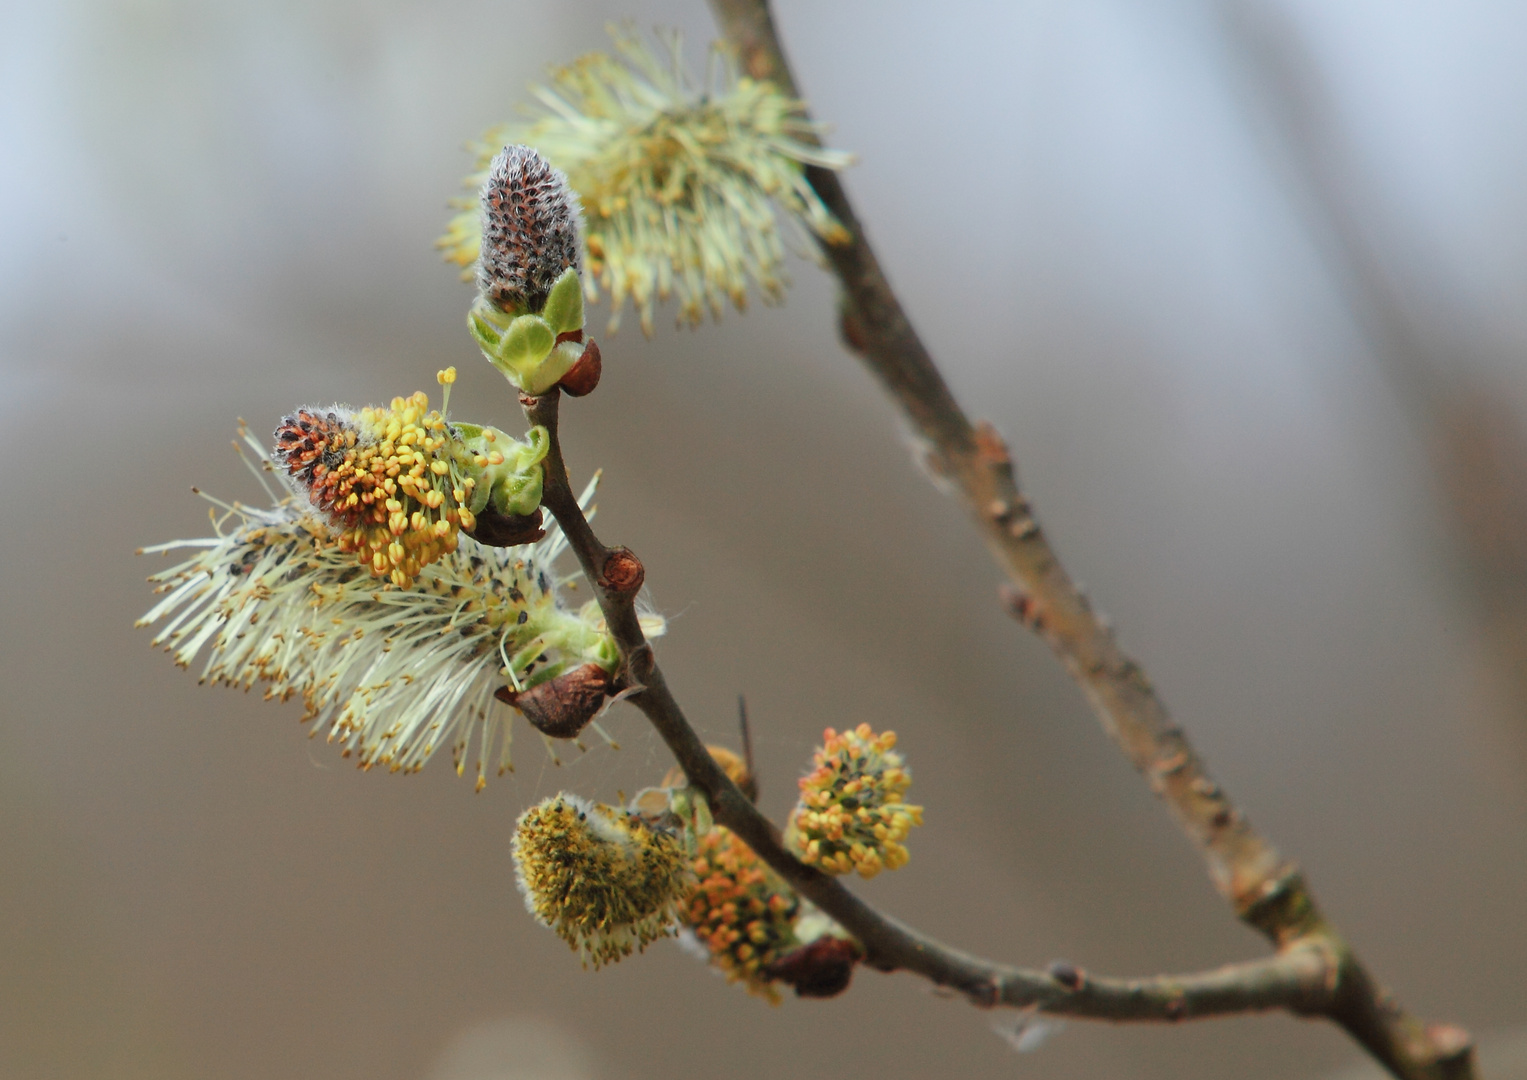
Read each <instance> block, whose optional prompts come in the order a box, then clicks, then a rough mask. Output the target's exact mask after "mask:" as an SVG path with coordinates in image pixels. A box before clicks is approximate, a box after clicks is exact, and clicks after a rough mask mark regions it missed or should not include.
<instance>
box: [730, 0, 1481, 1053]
mask: <svg viewBox="0 0 1527 1080" xmlns="http://www.w3.org/2000/svg"><path fill="white" fill-rule="evenodd" d="M710 5H711V9H712V11H713V12H714V13H715V15H716V18H717V20H718V21H719V22H720V24H721V27H722V31H723V33H724V34H725V35H726V37H727V39H728V40H729V41H730V42H731V43H732V45H733V46H734V47H735V48H736V49H737V52H738V56H739V58H740V60H741V63H742V66H743V69H744V70H745V71H746V72H747V73H748V74H749V75H750V76H752V77H753V78H756V79H760V80H768V81H771V82H773V83H774V84H775V85H776V86H778V87H779V88H780V89H781V90H782V91H784V92H785V93H787V94H790V95H792V96H794V97H800V92H799V89H798V88H797V86H796V84H795V80H794V78H793V76H792V75H791V73H790V67H789V64H788V62H787V61H786V59H785V56H784V51H783V49H782V47H781V45H780V40H779V36H778V33H777V32H776V30H775V27H774V20H773V16H772V14H771V13H770V10H769V5H768V3H767V0H710ZM806 176H807V179H808V180H809V181H810V183H811V185H812V187H813V188H815V189H816V192H817V194H818V195H819V196H820V197H821V199H822V201H823V202H824V203H825V204H826V206H827V208H828V209H829V210H831V211H832V213H833V214H834V216H836V217H837V219H838V221H839V222H840V223H841V224H842V225H843V226H844V228H845V229H846V230H847V239H846V240H843V241H842V242H840V243H835V244H825V243H824V244H823V245H822V253H823V255H824V256H825V258H826V260H827V262H828V263H829V265H830V266H831V268H832V270H833V272H834V273H835V274H836V275H837V277H838V280H839V282H840V284H841V286H842V289H843V302H842V331H843V337H844V339H845V341H846V342H847V343H848V344H849V346H850V347H851V348H853V349H854V350H855V351H856V352H858V353H859V354H860V356H861V357H862V358H863V360H864V362H865V364H866V365H867V366H868V367H869V369H870V371H871V372H872V373H873V374H874V375H875V376H876V377H877V378H878V379H879V380H880V382H881V383H882V385H884V386H885V388H886V390H887V391H888V392H889V393H890V394H891V397H892V398H893V399H894V400H895V402H896V404H897V405H898V406H899V407H900V409H901V411H902V412H903V413H904V414H905V416H906V418H907V419H908V420H909V421H910V422H911V424H912V425H913V427H914V428H915V430H916V431H917V432H918V433H919V434H920V435H921V436H922V437H923V439H924V440H925V441H926V443H927V447H928V458H929V464H930V465H931V466H932V467H933V468H934V469H935V471H937V472H938V473H940V474H941V475H943V476H944V477H945V478H946V479H947V480H949V481H950V482H951V484H952V485H953V486H954V487H955V488H956V489H957V490H958V491H959V492H960V495H961V497H962V499H963V501H964V503H965V505H966V509H967V510H968V511H969V512H970V514H971V516H972V518H973V519H974V521H975V523H976V526H977V528H978V530H979V531H980V533H981V536H982V538H983V539H984V540H985V541H986V544H987V547H988V548H989V549H990V550H991V553H992V556H993V558H994V559H995V560H996V561H997V564H998V565H999V566H1000V567H1001V568H1002V570H1003V571H1004V572H1005V573H1006V575H1007V577H1008V579H1009V581H1010V582H1011V588H1012V590H1013V591H1012V592H1010V593H1009V604H1010V608H1011V609H1012V610H1013V612H1014V614H1015V615H1017V616H1018V617H1019V618H1020V620H1021V621H1022V622H1024V624H1025V625H1027V626H1029V627H1030V628H1031V629H1033V630H1035V631H1036V632H1038V633H1039V634H1040V635H1041V636H1042V637H1043V638H1044V640H1045V641H1046V642H1047V643H1048V644H1049V645H1050V647H1051V649H1052V650H1053V651H1054V653H1055V655H1056V656H1057V658H1059V660H1060V661H1061V663H1062V664H1063V665H1064V666H1065V668H1066V670H1067V671H1068V672H1069V673H1070V674H1071V676H1072V678H1073V679H1075V680H1076V682H1077V684H1078V685H1079V686H1080V687H1081V688H1082V691H1083V692H1084V693H1085V694H1086V696H1087V699H1088V701H1089V702H1090V703H1091V705H1092V707H1093V710H1094V712H1096V714H1097V716H1098V719H1099V720H1100V721H1101V722H1102V725H1103V728H1104V730H1105V731H1107V733H1108V734H1109V736H1110V737H1111V738H1112V739H1113V740H1114V742H1115V743H1116V744H1118V746H1119V748H1120V749H1121V750H1122V751H1123V752H1124V754H1125V756H1126V757H1128V758H1129V760H1130V762H1131V763H1132V764H1133V765H1134V766H1135V768H1136V769H1138V770H1139V771H1140V772H1141V773H1142V774H1143V775H1144V776H1145V778H1146V780H1147V781H1148V782H1149V783H1150V785H1151V789H1152V790H1153V791H1154V792H1155V793H1156V794H1157V795H1158V796H1160V797H1161V799H1162V800H1163V801H1164V802H1165V803H1166V804H1167V806H1168V808H1169V809H1170V810H1171V812H1172V814H1173V816H1174V817H1175V818H1176V819H1177V823H1178V825H1179V826H1180V827H1181V828H1182V829H1183V831H1184V832H1185V833H1187V835H1188V837H1189V838H1190V839H1191V840H1192V841H1193V842H1194V843H1195V844H1196V845H1197V847H1198V848H1199V850H1200V852H1201V853H1202V855H1203V857H1204V860H1205V862H1206V863H1207V865H1208V869H1209V876H1210V878H1211V879H1212V880H1213V882H1214V885H1215V887H1216V888H1217V889H1218V890H1219V891H1220V893H1221V894H1222V895H1224V896H1225V898H1226V899H1227V900H1229V901H1230V903H1231V905H1232V907H1233V908H1234V909H1235V912H1236V914H1237V915H1238V916H1239V917H1240V918H1241V919H1242V920H1244V921H1245V922H1247V923H1249V924H1250V925H1251V926H1253V927H1255V928H1256V929H1258V930H1260V931H1261V932H1262V933H1263V934H1265V935H1266V936H1267V937H1268V938H1269V939H1270V940H1271V941H1272V942H1273V944H1274V945H1275V946H1277V947H1278V948H1279V949H1280V950H1285V951H1287V950H1288V949H1289V948H1291V947H1292V946H1293V945H1294V944H1295V943H1298V942H1302V941H1324V942H1327V943H1329V944H1331V945H1332V947H1334V948H1336V949H1337V954H1338V955H1339V957H1340V962H1339V964H1338V968H1337V973H1336V974H1337V984H1336V986H1335V993H1334V1001H1333V1004H1332V1007H1331V1008H1330V1009H1329V1010H1327V1011H1326V1014H1327V1015H1328V1016H1330V1018H1331V1019H1333V1020H1335V1021H1336V1022H1337V1023H1339V1024H1341V1025H1342V1026H1343V1027H1344V1028H1345V1029H1346V1030H1347V1031H1348V1033H1349V1034H1351V1035H1352V1037H1353V1038H1355V1039H1357V1040H1358V1041H1359V1042H1360V1043H1362V1044H1363V1046H1365V1047H1366V1048H1367V1049H1368V1050H1369V1052H1370V1053H1372V1054H1373V1056H1374V1057H1375V1058H1377V1059H1378V1060H1379V1061H1380V1062H1382V1063H1383V1064H1384V1065H1385V1066H1386V1067H1387V1068H1389V1069H1390V1071H1391V1072H1393V1073H1394V1074H1395V1075H1396V1076H1399V1077H1405V1078H1422V1077H1428V1078H1430V1077H1450V1078H1451V1077H1471V1076H1473V1075H1474V1067H1473V1051H1472V1044H1471V1042H1470V1040H1469V1039H1468V1037H1467V1035H1465V1034H1464V1033H1463V1032H1462V1031H1461V1030H1460V1029H1458V1028H1456V1027H1453V1026H1451V1025H1434V1026H1430V1027H1428V1026H1426V1025H1424V1024H1422V1023H1421V1021H1419V1020H1418V1019H1416V1018H1414V1017H1412V1016H1410V1015H1409V1014H1407V1013H1405V1012H1404V1011H1403V1010H1401V1009H1399V1007H1398V1006H1396V1005H1395V1004H1394V1002H1393V1001H1392V1000H1391V999H1390V998H1389V996H1388V994H1387V993H1385V992H1384V991H1383V990H1382V989H1381V988H1380V987H1379V986H1378V985H1377V984H1376V983H1375V982H1374V981H1373V980H1372V979H1371V977H1370V976H1369V975H1368V974H1367V973H1366V971H1365V970H1364V969H1363V968H1362V966H1361V965H1360V964H1359V962H1358V961H1357V959H1356V957H1355V956H1354V955H1353V954H1352V952H1351V950H1350V949H1349V948H1348V947H1347V946H1346V945H1345V944H1344V943H1342V942H1341V939H1340V938H1339V936H1338V935H1337V934H1336V932H1335V930H1334V929H1333V928H1332V927H1331V926H1330V925H1329V924H1328V923H1327V922H1326V921H1325V919H1324V918H1323V917H1322V916H1321V915H1320V913H1319V912H1318V910H1317V909H1316V906H1315V902H1314V898H1313V896H1312V895H1311V894H1310V891H1309V889H1308V887H1307V886H1306V884H1305V882H1304V878H1303V876H1302V875H1301V874H1300V872H1299V870H1298V867H1297V866H1296V865H1295V864H1294V863H1293V862H1291V861H1290V860H1288V859H1285V858H1284V857H1283V856H1282V855H1280V854H1279V853H1278V851H1277V849H1276V848H1274V847H1273V845H1272V844H1271V843H1269V842H1268V841H1267V840H1266V839H1264V838H1263V837H1262V836H1261V835H1260V834H1259V833H1257V832H1256V831H1255V830H1254V829H1253V828H1252V827H1251V825H1250V824H1249V823H1248V822H1247V820H1246V818H1245V817H1244V816H1243V815H1242V814H1241V812H1240V811H1239V810H1237V809H1236V807H1235V806H1234V805H1233V804H1232V803H1231V801H1230V799H1229V797H1228V796H1227V795H1226V794H1225V792H1224V790H1223V789H1222V788H1221V787H1220V786H1219V785H1218V784H1217V783H1215V782H1214V781H1213V780H1212V779H1211V778H1210V777H1209V775H1208V771H1207V769H1206V767H1205V765H1204V762H1203V760H1202V759H1201V758H1200V757H1199V756H1198V754H1197V753H1196V752H1195V751H1194V750H1193V747H1192V746H1191V745H1190V744H1189V743H1188V740H1187V737H1186V736H1185V735H1184V734H1183V731H1182V729H1181V728H1180V727H1178V726H1177V725H1176V724H1175V723H1174V722H1173V721H1172V718H1171V716H1170V714H1169V713H1168V712H1167V710H1166V706H1165V705H1164V704H1163V703H1162V701H1161V699H1160V697H1159V696H1157V694H1156V691H1155V688H1154V687H1153V686H1152V685H1151V682H1150V680H1149V679H1148V678H1147V677H1146V675H1145V672H1144V671H1143V670H1142V669H1141V667H1140V666H1139V665H1138V664H1137V663H1135V661H1133V660H1131V659H1130V658H1129V657H1127V656H1126V655H1125V654H1124V653H1123V651H1122V650H1121V649H1120V648H1119V646H1118V644H1117V642H1116V641H1115V639H1114V635H1113V632H1112V631H1111V630H1110V629H1109V627H1108V626H1107V624H1106V623H1105V622H1103V621H1102V620H1101V619H1099V618H1098V617H1097V616H1096V614H1095V613H1094V612H1093V611H1092V608H1091V606H1090V605H1089V603H1088V602H1087V598H1086V597H1085V596H1084V595H1083V594H1082V592H1081V591H1080V590H1079V589H1078V588H1077V587H1076V584H1075V582H1074V581H1072V579H1071V577H1070V575H1069V574H1067V573H1066V571H1065V569H1064V568H1063V567H1062V566H1061V564H1060V560H1059V558H1058V556H1057V555H1056V554H1055V552H1054V550H1053V549H1052V548H1051V547H1050V543H1049V540H1048V539H1047V538H1046V536H1045V534H1044V532H1043V530H1042V529H1041V528H1040V526H1039V523H1038V521H1037V519H1036V518H1035V516H1034V512H1033V510H1032V508H1031V507H1030V505H1029V503H1028V500H1027V499H1025V498H1024V496H1023V494H1022V493H1021V491H1020V490H1019V488H1018V484H1017V479H1016V475H1015V472H1014V469H1013V463H1012V459H1011V458H1010V457H1009V455H1008V450H1007V447H1006V445H1005V444H1004V443H1003V441H1002V439H1001V438H1000V436H998V435H997V433H996V431H995V430H994V429H993V428H992V427H991V426H990V425H988V424H985V423H982V424H972V423H971V421H970V420H969V418H968V417H967V416H966V415H965V413H964V411H963V410H962V409H961V408H960V406H959V404H958V403H957V402H956V401H955V399H954V396H953V394H952V393H951V392H950V390H949V387H948V385H947V384H946V383H945V381H944V379H943V376H942V375H941V374H940V372H939V370H938V368H937V366H936V365H935V364H934V362H933V358H932V357H931V356H930V355H929V353H928V351H927V349H926V348H925V347H924V345H923V343H922V341H921V339H919V337H918V336H917V332H916V331H915V330H914V329H913V328H912V324H911V321H910V319H909V318H908V317H907V314H906V312H905V311H904V310H903V309H902V306H901V303H900V301H899V300H898V299H897V297H896V294H895V292H894V291H893V290H892V289H891V285H890V282H889V281H888V280H887V279H886V276H885V274H884V272H883V271H882V270H881V268H880V263H879V261H878V260H877V259H876V257H875V253H874V251H873V250H872V249H871V247H870V245H869V242H868V240H867V239H866V238H865V234H864V230H863V228H862V226H861V225H860V223H859V220H858V217H857V215H856V214H855V213H854V210H853V207H852V205H851V204H850V203H849V200H848V195H847V193H846V192H845V191H844V189H843V185H842V183H841V182H840V181H839V179H838V177H837V175H836V174H835V173H833V172H831V171H830V170H826V169H820V168H815V167H808V168H807V170H806Z"/></svg>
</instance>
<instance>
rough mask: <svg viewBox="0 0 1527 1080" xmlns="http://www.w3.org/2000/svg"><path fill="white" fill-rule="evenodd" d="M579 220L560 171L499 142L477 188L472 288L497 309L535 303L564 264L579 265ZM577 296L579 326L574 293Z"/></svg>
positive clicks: (530, 308) (529, 307) (536, 307)
mask: <svg viewBox="0 0 1527 1080" xmlns="http://www.w3.org/2000/svg"><path fill="white" fill-rule="evenodd" d="M581 228H582V215H581V214H580V212H579V209H578V202H577V199H576V197H575V196H574V195H573V192H572V189H571V188H569V187H568V185H567V177H565V176H563V175H562V174H561V173H560V172H558V171H557V170H556V169H554V168H552V167H551V164H550V163H549V162H548V161H547V160H546V159H545V158H543V157H542V156H541V155H540V154H538V153H536V152H535V151H534V150H532V149H531V148H530V147H528V146H506V147H504V148H503V149H502V150H501V151H499V153H498V156H496V157H495V158H494V159H493V162H492V164H490V165H489V166H488V179H487V181H486V182H485V183H484V184H483V188H482V252H481V254H480V255H479V257H478V264H477V287H478V289H479V290H481V292H482V294H483V296H484V297H486V298H487V300H488V301H489V302H490V303H491V304H493V306H494V307H496V308H498V309H499V310H500V311H504V312H507V313H509V314H512V315H521V314H526V313H534V312H539V311H541V310H542V308H544V307H545V306H546V300H547V297H548V296H550V295H551V291H552V288H553V286H554V285H555V284H556V283H557V279H558V278H560V277H562V274H563V272H564V271H565V270H567V269H568V268H569V267H571V268H572V269H573V270H575V271H576V270H577V269H578V265H579V254H580V250H581V241H580V239H579V232H580V231H581ZM574 281H576V277H575V278H574ZM574 291H575V292H577V291H579V290H578V289H577V287H576V286H575V289H574ZM577 303H578V311H577V316H578V319H577V321H578V326H580V327H581V326H582V325H583V318H582V316H583V308H582V298H581V293H580V295H579V296H578V298H577ZM564 329H565V328H564ZM557 332H559V333H560V332H561V331H560V330H558V331H557Z"/></svg>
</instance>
